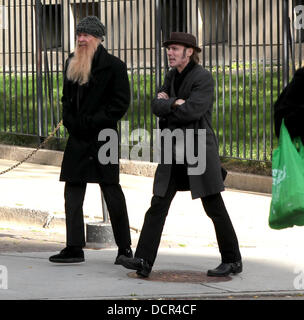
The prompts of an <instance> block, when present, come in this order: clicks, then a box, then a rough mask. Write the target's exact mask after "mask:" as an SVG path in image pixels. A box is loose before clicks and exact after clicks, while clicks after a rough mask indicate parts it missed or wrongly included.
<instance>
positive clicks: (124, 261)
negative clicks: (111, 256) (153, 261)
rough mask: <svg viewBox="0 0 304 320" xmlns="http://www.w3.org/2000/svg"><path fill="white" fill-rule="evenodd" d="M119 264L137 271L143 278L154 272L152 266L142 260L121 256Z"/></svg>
mask: <svg viewBox="0 0 304 320" xmlns="http://www.w3.org/2000/svg"><path fill="white" fill-rule="evenodd" d="M118 262H119V264H121V265H122V266H124V267H125V268H127V269H132V270H136V274H137V275H139V276H141V277H143V278H147V277H149V274H150V273H151V270H152V265H150V264H149V263H148V262H147V261H146V260H144V259H142V258H136V257H135V258H127V257H126V256H120V257H119V258H118Z"/></svg>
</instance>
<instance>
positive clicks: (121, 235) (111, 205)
mask: <svg viewBox="0 0 304 320" xmlns="http://www.w3.org/2000/svg"><path fill="white" fill-rule="evenodd" d="M86 186H87V184H86V183H71V182H66V183H65V189H64V198H65V214H66V239H67V245H68V246H77V247H84V246H85V232H84V221H83V210H82V207H83V201H84V196H85V192H86ZM99 186H100V188H101V190H102V192H103V196H104V199H105V202H106V204H107V207H108V211H109V215H110V220H111V224H112V229H113V234H114V239H115V242H116V244H117V246H118V247H119V248H128V247H130V245H131V237H130V227H129V218H128V213H127V206H126V200H125V197H124V194H123V191H122V189H121V186H120V184H99Z"/></svg>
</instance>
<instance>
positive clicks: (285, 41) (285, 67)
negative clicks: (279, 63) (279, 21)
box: [282, 0, 289, 87]
mask: <svg viewBox="0 0 304 320" xmlns="http://www.w3.org/2000/svg"><path fill="white" fill-rule="evenodd" d="M282 17H283V87H286V86H287V84H288V81H289V52H288V32H289V23H288V0H283V12H282Z"/></svg>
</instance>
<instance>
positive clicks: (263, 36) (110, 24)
mask: <svg viewBox="0 0 304 320" xmlns="http://www.w3.org/2000/svg"><path fill="white" fill-rule="evenodd" d="M302 2H304V1H300V0H293V1H291V0H290V1H288V0H283V1H282V0H247V1H246V0H132V1H130V0H120V1H119V0H99V1H97V0H96V1H91V0H83V1H81V0H67V1H62V0H39V1H38V0H19V1H18V0H14V1H8V0H2V1H0V7H1V16H2V25H1V30H0V40H1V45H0V50H1V51H0V132H1V133H4V134H22V135H33V136H37V137H39V139H43V138H44V137H46V136H47V135H48V133H49V132H51V131H52V130H53V129H54V127H55V126H56V124H57V123H58V122H59V120H60V117H61V111H60V110H61V103H60V97H61V90H62V77H63V74H62V73H63V66H64V61H65V59H66V58H67V56H68V54H69V53H70V52H71V51H73V48H74V43H75V32H74V30H75V27H76V25H77V23H78V22H79V20H80V19H81V18H82V17H84V16H87V15H96V16H98V17H100V19H101V20H102V22H103V23H104V24H105V26H106V28H107V35H106V37H105V42H104V45H105V47H106V48H107V49H108V50H109V52H110V53H112V54H114V55H116V56H118V57H120V58H121V59H122V60H123V61H125V62H126V63H127V65H128V71H129V78H130V85H131V94H132V95H131V105H130V108H129V110H128V112H127V114H126V115H125V117H124V119H123V121H124V126H123V129H121V133H124V132H127V140H129V141H126V139H125V140H124V138H123V136H125V135H122V137H121V144H122V145H127V146H128V147H132V145H134V144H136V143H137V140H138V139H139V138H138V137H137V136H138V132H142V133H143V139H144V140H145V142H146V144H148V146H149V148H150V151H151V153H150V155H151V154H152V149H153V139H152V138H153V129H154V128H156V127H157V119H156V118H155V117H154V116H153V115H152V112H151V108H150V104H151V100H152V99H153V97H154V96H155V92H156V90H157V88H158V87H159V86H160V85H161V83H162V81H163V79H164V75H165V73H166V72H167V71H168V62H167V58H166V52H165V49H164V48H163V47H162V45H161V44H162V42H163V40H164V39H166V38H167V37H168V36H169V34H170V32H171V31H186V32H190V33H193V34H194V35H195V36H196V37H197V39H198V44H199V46H200V47H201V49H202V53H201V55H200V60H201V64H202V65H203V66H204V67H205V68H206V69H208V70H210V71H211V72H212V74H213V76H214V81H215V93H214V94H215V102H214V118H213V124H214V128H215V132H216V135H217V138H218V141H219V151H220V155H221V156H223V157H229V158H237V159H248V160H258V161H268V160H271V155H272V150H273V148H274V146H275V144H276V139H274V137H273V110H272V106H273V103H274V102H275V100H276V98H277V97H278V94H279V93H280V92H281V91H282V89H283V87H284V86H286V84H287V83H288V82H289V80H290V77H291V76H292V74H293V73H294V71H295V70H296V69H297V68H299V67H301V65H302V38H303V35H304V34H303V33H302V29H300V28H296V27H295V24H294V21H295V19H296V14H298V13H297V11H296V10H295V8H299V7H297V6H299V5H302ZM126 121H128V123H127V126H126ZM143 129H144V130H143ZM134 130H137V132H135V131H134ZM140 130H142V131H140ZM65 137H66V132H65V130H64V129H63V128H61V129H60V130H59V131H58V132H57V138H58V139H64V138H65ZM151 159H152V158H151Z"/></svg>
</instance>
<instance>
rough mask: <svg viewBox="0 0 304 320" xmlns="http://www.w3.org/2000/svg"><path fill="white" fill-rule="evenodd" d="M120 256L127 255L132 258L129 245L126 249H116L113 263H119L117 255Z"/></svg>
mask: <svg viewBox="0 0 304 320" xmlns="http://www.w3.org/2000/svg"><path fill="white" fill-rule="evenodd" d="M120 256H125V257H128V258H133V252H132V249H131V248H130V247H129V248H127V249H118V254H117V257H116V259H115V262H114V264H121V263H119V257H120Z"/></svg>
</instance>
